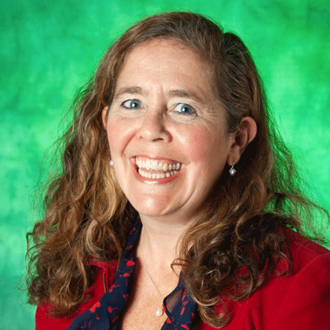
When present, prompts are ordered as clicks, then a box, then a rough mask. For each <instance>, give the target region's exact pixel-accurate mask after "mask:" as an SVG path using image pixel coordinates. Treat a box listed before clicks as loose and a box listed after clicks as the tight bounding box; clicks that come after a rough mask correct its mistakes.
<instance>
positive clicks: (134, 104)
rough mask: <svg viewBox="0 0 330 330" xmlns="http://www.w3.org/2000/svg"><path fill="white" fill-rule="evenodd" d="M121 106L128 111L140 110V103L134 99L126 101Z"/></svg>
mask: <svg viewBox="0 0 330 330" xmlns="http://www.w3.org/2000/svg"><path fill="white" fill-rule="evenodd" d="M121 105H122V107H123V108H125V109H129V110H132V109H138V108H141V102H140V101H139V100H136V99H133V100H127V101H125V102H123V103H122V104H121Z"/></svg>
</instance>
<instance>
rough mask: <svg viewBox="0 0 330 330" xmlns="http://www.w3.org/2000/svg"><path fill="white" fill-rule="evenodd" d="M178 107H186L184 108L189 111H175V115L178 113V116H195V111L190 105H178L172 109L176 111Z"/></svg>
mask: <svg viewBox="0 0 330 330" xmlns="http://www.w3.org/2000/svg"><path fill="white" fill-rule="evenodd" d="M178 106H182V107H186V108H188V109H189V110H188V111H189V112H182V111H177V110H175V111H176V112H177V113H179V114H180V115H195V114H196V110H195V109H194V108H193V107H192V106H191V105H189V104H187V103H178V104H177V105H176V106H175V108H174V109H177V108H178Z"/></svg>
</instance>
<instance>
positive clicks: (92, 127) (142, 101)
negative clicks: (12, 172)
mask: <svg viewBox="0 0 330 330" xmlns="http://www.w3.org/2000/svg"><path fill="white" fill-rule="evenodd" d="M45 205H46V214H45V218H44V220H43V221H41V222H39V223H37V224H36V225H35V227H34V230H33V232H32V233H31V234H30V235H32V237H33V239H34V244H35V246H34V250H33V253H32V255H31V263H30V267H34V265H35V271H34V273H32V274H33V275H31V281H30V283H29V284H30V286H29V293H30V302H31V303H37V304H38V308H37V312H36V328H37V329H66V328H69V329H213V328H219V327H222V328H224V329H281V330H283V329H329V328H330V327H329V324H330V323H329V317H328V315H330V314H329V313H330V281H329V276H328V272H329V270H330V253H329V251H328V250H326V249H324V248H322V247H321V246H319V245H317V244H316V243H312V242H311V241H309V240H307V239H306V238H304V237H303V236H302V235H300V234H298V233H296V232H294V231H292V229H295V230H296V231H297V232H301V220H300V213H303V214H305V215H306V218H307V220H308V217H309V216H310V215H311V208H312V207H314V205H313V203H311V202H310V201H308V200H307V199H306V198H304V197H303V196H302V195H301V193H300V191H299V189H298V188H297V186H296V174H295V171H294V167H293V164H292V160H291V158H290V155H289V153H288V151H287V149H286V147H285V146H284V144H283V143H282V142H281V140H280V139H279V137H278V135H276V132H275V129H274V127H273V126H272V125H271V123H270V119H269V118H268V114H267V107H266V103H265V98H264V94H263V91H262V87H261V83H260V79H259V76H258V74H257V72H256V68H255V65H254V63H253V61H252V59H251V56H250V54H249V52H248V50H247V49H246V47H245V45H244V44H243V43H242V41H241V40H240V39H239V38H238V37H237V36H236V35H234V34H231V33H224V32H223V31H222V30H221V29H220V28H219V27H217V26H216V25H215V24H214V23H212V22H211V21H209V20H207V19H206V18H204V17H202V16H200V15H197V14H192V13H179V12H173V13H167V14H160V15H156V16H152V17H149V18H147V19H145V20H143V21H142V22H140V23H137V24H136V25H134V26H133V27H132V28H131V29H129V30H128V31H127V32H125V33H124V35H123V36H122V37H121V38H119V40H118V41H117V42H115V43H114V44H113V45H112V46H111V47H110V49H109V50H108V52H107V53H106V54H105V56H104V58H103V60H102V61H101V63H100V65H99V68H98V70H97V72H96V74H95V77H94V80H93V81H92V82H91V83H90V84H89V86H88V87H87V88H86V90H85V91H84V92H83V94H82V95H81V97H80V98H79V100H78V101H77V104H76V111H75V117H74V122H73V124H72V126H71V128H70V129H69V130H68V132H67V133H66V135H65V150H64V154H63V172H62V174H61V175H60V176H59V177H58V178H57V179H55V180H54V181H53V182H52V184H51V185H50V187H49V189H48V193H47V195H46V198H45ZM299 210H302V212H299ZM306 223H307V224H308V221H307V222H306ZM30 269H32V268H30Z"/></svg>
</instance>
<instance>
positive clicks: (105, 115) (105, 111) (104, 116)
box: [102, 106, 109, 129]
mask: <svg viewBox="0 0 330 330" xmlns="http://www.w3.org/2000/svg"><path fill="white" fill-rule="evenodd" d="M108 110H109V107H108V106H107V107H104V108H103V110H102V124H103V127H104V128H105V129H107V122H108Z"/></svg>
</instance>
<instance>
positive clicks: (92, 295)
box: [35, 260, 117, 330]
mask: <svg viewBox="0 0 330 330" xmlns="http://www.w3.org/2000/svg"><path fill="white" fill-rule="evenodd" d="M90 263H91V264H92V265H94V266H96V267H97V268H98V272H97V276H96V279H95V282H94V283H93V284H92V285H91V287H90V288H89V289H88V290H87V292H86V298H87V299H86V301H85V302H83V303H82V304H81V305H80V306H79V308H78V310H77V312H76V313H74V314H73V315H70V316H68V317H61V318H55V317H51V316H50V311H51V305H50V304H40V305H38V307H37V310H36V314H35V329H36V330H44V329H47V330H64V329H67V328H68V327H69V326H70V324H71V323H72V321H73V320H74V319H75V318H76V317H77V316H79V315H80V314H82V313H84V312H85V311H86V310H88V309H90V308H91V307H92V306H93V305H94V304H95V303H96V302H97V301H99V299H100V298H101V297H102V295H103V294H104V293H105V291H107V290H108V289H109V288H110V286H111V285H112V284H113V280H114V276H115V272H116V268H117V261H116V260H110V261H108V262H95V261H91V262H90Z"/></svg>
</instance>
